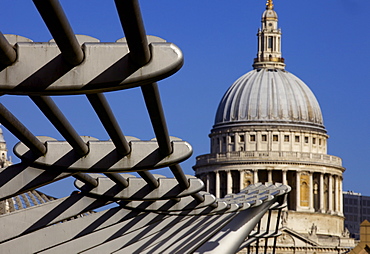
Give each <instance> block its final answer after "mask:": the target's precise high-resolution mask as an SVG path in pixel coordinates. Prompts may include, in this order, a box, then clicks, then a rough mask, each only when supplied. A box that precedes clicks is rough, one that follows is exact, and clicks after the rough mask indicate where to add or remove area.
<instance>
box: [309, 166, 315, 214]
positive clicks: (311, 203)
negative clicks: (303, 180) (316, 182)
mask: <svg viewBox="0 0 370 254" xmlns="http://www.w3.org/2000/svg"><path fill="white" fill-rule="evenodd" d="M309 174H310V187H309V191H310V199H309V204H308V206H309V209H310V211H311V212H314V211H315V208H314V205H313V174H312V172H309Z"/></svg>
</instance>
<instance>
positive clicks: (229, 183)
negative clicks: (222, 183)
mask: <svg viewBox="0 0 370 254" xmlns="http://www.w3.org/2000/svg"><path fill="white" fill-rule="evenodd" d="M226 174H227V176H226V185H227V187H226V188H227V189H226V194H230V193H233V189H232V185H233V179H232V177H231V171H230V170H228V171H226Z"/></svg>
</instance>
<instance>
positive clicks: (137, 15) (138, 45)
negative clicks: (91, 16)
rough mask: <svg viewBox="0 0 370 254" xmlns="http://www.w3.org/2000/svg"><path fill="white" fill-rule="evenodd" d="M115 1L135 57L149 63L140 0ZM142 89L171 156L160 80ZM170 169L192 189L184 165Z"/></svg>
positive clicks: (157, 133)
mask: <svg viewBox="0 0 370 254" xmlns="http://www.w3.org/2000/svg"><path fill="white" fill-rule="evenodd" d="M115 4H116V8H117V11H118V15H119V18H120V21H121V25H122V28H123V31H124V33H125V36H126V40H127V44H128V47H129V49H130V57H131V60H132V61H133V62H134V63H136V64H138V65H139V66H142V65H145V64H146V63H148V62H149V60H150V57H151V55H150V49H149V46H148V41H147V38H146V32H145V28H144V24H143V20H142V17H141V11H140V6H139V3H138V0H115ZM141 91H142V94H143V96H144V100H145V104H146V108H147V110H148V112H149V117H150V120H151V122H152V125H153V129H154V133H155V136H156V138H157V142H158V146H159V151H160V152H161V153H162V155H164V156H167V155H169V154H171V153H172V146H171V142H170V139H169V135H168V129H167V124H166V119H165V117H164V113H163V108H162V103H161V99H160V95H159V91H158V86H157V83H153V84H149V85H145V86H141ZM170 169H171V171H172V172H173V174H174V175H175V177H176V179H177V181H178V182H179V185H180V186H181V187H182V188H183V189H186V188H188V187H189V182H188V180H187V178H186V177H185V174H184V172H183V171H182V170H181V167H180V165H175V166H173V167H171V168H170ZM195 199H199V197H196V198H195Z"/></svg>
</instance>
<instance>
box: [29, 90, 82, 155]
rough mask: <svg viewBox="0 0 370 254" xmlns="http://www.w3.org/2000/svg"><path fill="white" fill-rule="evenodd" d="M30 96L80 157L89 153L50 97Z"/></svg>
mask: <svg viewBox="0 0 370 254" xmlns="http://www.w3.org/2000/svg"><path fill="white" fill-rule="evenodd" d="M30 98H31V100H32V101H33V102H34V103H35V104H36V105H37V106H38V107H39V108H40V110H41V111H42V112H43V113H44V115H45V116H46V117H47V118H48V119H49V121H50V122H51V123H52V124H53V125H54V126H55V128H56V129H57V130H58V131H59V132H60V134H62V136H63V137H64V138H65V139H66V140H67V142H68V143H69V144H70V145H71V146H72V147H73V149H74V150H75V151H76V152H77V153H78V154H79V155H80V156H81V157H82V156H85V155H86V154H88V153H89V147H88V146H87V144H86V143H85V142H84V141H83V140H82V139H81V137H80V136H79V135H78V134H77V132H76V130H75V129H73V127H72V125H71V124H70V123H69V122H68V120H67V118H66V117H65V116H64V115H63V113H62V112H61V111H60V110H59V108H58V106H57V105H56V104H55V103H54V101H53V100H52V99H51V98H50V97H48V96H30Z"/></svg>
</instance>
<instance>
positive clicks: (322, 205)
mask: <svg viewBox="0 0 370 254" xmlns="http://www.w3.org/2000/svg"><path fill="white" fill-rule="evenodd" d="M319 201H320V207H319V211H320V212H321V213H325V208H324V174H320V186H319Z"/></svg>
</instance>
